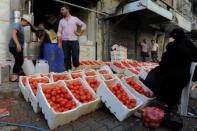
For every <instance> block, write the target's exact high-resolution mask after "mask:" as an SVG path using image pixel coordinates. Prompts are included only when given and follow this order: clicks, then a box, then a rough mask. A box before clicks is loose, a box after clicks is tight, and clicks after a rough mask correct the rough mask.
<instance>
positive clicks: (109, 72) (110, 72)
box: [97, 69, 113, 75]
mask: <svg viewBox="0 0 197 131" xmlns="http://www.w3.org/2000/svg"><path fill="white" fill-rule="evenodd" d="M100 71H106V72H107V73H106V74H113V72H112V71H109V70H106V69H99V70H97V72H98V74H99V75H105V74H102V73H100Z"/></svg>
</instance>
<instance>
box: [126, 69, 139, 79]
mask: <svg viewBox="0 0 197 131" xmlns="http://www.w3.org/2000/svg"><path fill="white" fill-rule="evenodd" d="M124 75H125V76H129V77H130V76H138V75H136V74H134V73H133V72H132V71H130V70H129V69H128V68H126V69H125V71H124Z"/></svg>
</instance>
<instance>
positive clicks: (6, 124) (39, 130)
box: [0, 122, 46, 131]
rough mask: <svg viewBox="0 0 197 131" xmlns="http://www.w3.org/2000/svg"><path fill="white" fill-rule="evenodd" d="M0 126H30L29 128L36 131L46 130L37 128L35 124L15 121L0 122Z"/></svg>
mask: <svg viewBox="0 0 197 131" xmlns="http://www.w3.org/2000/svg"><path fill="white" fill-rule="evenodd" d="M0 126H17V127H22V128H31V129H34V130H38V131H46V129H43V128H38V127H35V126H31V125H25V124H16V123H9V122H0Z"/></svg>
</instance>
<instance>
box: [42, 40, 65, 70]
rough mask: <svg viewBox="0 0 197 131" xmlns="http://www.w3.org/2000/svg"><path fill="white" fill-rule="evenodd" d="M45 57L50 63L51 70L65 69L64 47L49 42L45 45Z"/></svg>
mask: <svg viewBox="0 0 197 131" xmlns="http://www.w3.org/2000/svg"><path fill="white" fill-rule="evenodd" d="M44 59H45V60H47V61H48V63H49V70H50V72H63V71H64V69H65V66H64V53H63V50H62V48H58V46H57V44H55V43H53V44H51V43H47V44H45V45H44Z"/></svg>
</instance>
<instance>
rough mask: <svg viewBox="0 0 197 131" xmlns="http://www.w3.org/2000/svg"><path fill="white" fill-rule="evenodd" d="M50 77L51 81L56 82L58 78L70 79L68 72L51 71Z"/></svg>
mask: <svg viewBox="0 0 197 131" xmlns="http://www.w3.org/2000/svg"><path fill="white" fill-rule="evenodd" d="M50 79H51V81H52V82H57V81H59V80H70V79H71V77H70V75H69V74H68V73H51V75H50Z"/></svg>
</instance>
